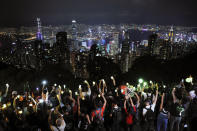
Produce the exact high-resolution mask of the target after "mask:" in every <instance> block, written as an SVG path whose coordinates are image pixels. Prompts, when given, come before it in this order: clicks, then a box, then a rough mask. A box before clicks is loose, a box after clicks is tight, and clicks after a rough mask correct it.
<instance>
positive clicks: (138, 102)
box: [134, 92, 140, 107]
mask: <svg viewBox="0 0 197 131" xmlns="http://www.w3.org/2000/svg"><path fill="white" fill-rule="evenodd" d="M134 94H135V96H136V97H137V107H139V105H140V97H139V96H138V94H137V93H136V92H134Z"/></svg>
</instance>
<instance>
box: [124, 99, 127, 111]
mask: <svg viewBox="0 0 197 131" xmlns="http://www.w3.org/2000/svg"><path fill="white" fill-rule="evenodd" d="M124 109H127V99H125V100H124Z"/></svg>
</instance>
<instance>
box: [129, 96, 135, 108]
mask: <svg viewBox="0 0 197 131" xmlns="http://www.w3.org/2000/svg"><path fill="white" fill-rule="evenodd" d="M129 101H130V103H131V105H132V107H134V104H133V100H132V98H131V97H129Z"/></svg>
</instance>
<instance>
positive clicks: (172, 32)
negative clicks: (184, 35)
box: [169, 26, 174, 43]
mask: <svg viewBox="0 0 197 131" xmlns="http://www.w3.org/2000/svg"><path fill="white" fill-rule="evenodd" d="M173 38H174V29H173V26H171V28H170V32H169V40H170V42H171V43H172V42H173Z"/></svg>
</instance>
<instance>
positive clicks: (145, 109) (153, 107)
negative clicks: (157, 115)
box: [143, 103, 155, 116]
mask: <svg viewBox="0 0 197 131" xmlns="http://www.w3.org/2000/svg"><path fill="white" fill-rule="evenodd" d="M150 106H151V110H152V111H153V112H154V111H155V104H154V103H153V104H152V105H149V106H146V107H145V108H143V116H145V115H146V112H147V109H150Z"/></svg>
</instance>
